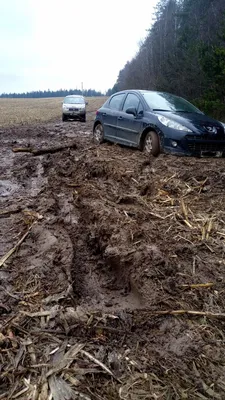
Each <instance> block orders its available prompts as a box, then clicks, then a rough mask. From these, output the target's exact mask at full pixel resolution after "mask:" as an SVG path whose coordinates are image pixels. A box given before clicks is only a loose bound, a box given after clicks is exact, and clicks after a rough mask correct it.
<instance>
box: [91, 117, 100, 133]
mask: <svg viewBox="0 0 225 400" xmlns="http://www.w3.org/2000/svg"><path fill="white" fill-rule="evenodd" d="M98 124H101V125H102V126H103V124H102V122H101V121H100V120H99V119H97V120H96V121H95V122H94V125H93V129H92V130H93V131H94V129H95V127H96V126H97V125H98Z"/></svg>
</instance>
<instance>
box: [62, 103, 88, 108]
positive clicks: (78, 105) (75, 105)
mask: <svg viewBox="0 0 225 400" xmlns="http://www.w3.org/2000/svg"><path fill="white" fill-rule="evenodd" d="M63 106H66V107H68V108H85V104H79V103H78V104H74V103H72V104H68V103H67V104H65V103H63Z"/></svg>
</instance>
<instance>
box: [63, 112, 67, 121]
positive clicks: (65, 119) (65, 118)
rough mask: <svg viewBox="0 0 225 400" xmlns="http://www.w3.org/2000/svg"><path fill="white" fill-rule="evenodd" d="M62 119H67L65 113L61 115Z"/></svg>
mask: <svg viewBox="0 0 225 400" xmlns="http://www.w3.org/2000/svg"><path fill="white" fill-rule="evenodd" d="M62 121H63V122H65V121H67V116H66V115H65V114H63V115H62Z"/></svg>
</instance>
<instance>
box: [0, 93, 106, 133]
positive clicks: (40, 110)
mask: <svg viewBox="0 0 225 400" xmlns="http://www.w3.org/2000/svg"><path fill="white" fill-rule="evenodd" d="M105 99H106V98H105V97H90V98H87V101H88V106H87V111H88V112H93V111H95V110H97V108H99V107H100V106H101V105H102V104H103V102H104V101H105ZM62 100H63V98H62V97H55V98H46V99H0V127H6V126H14V125H21V124H33V123H38V122H48V121H52V120H56V119H59V118H61V113H62V112H61V102H62Z"/></svg>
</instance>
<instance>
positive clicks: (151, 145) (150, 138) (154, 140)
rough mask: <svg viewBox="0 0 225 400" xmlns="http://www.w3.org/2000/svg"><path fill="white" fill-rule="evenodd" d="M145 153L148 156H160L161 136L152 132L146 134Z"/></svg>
mask: <svg viewBox="0 0 225 400" xmlns="http://www.w3.org/2000/svg"><path fill="white" fill-rule="evenodd" d="M143 151H144V152H145V153H146V154H148V155H153V156H154V157H158V155H159V154H160V143H159V136H158V135H157V133H156V132H154V131H150V132H148V133H147V134H146V136H145V140H144V146H143Z"/></svg>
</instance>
